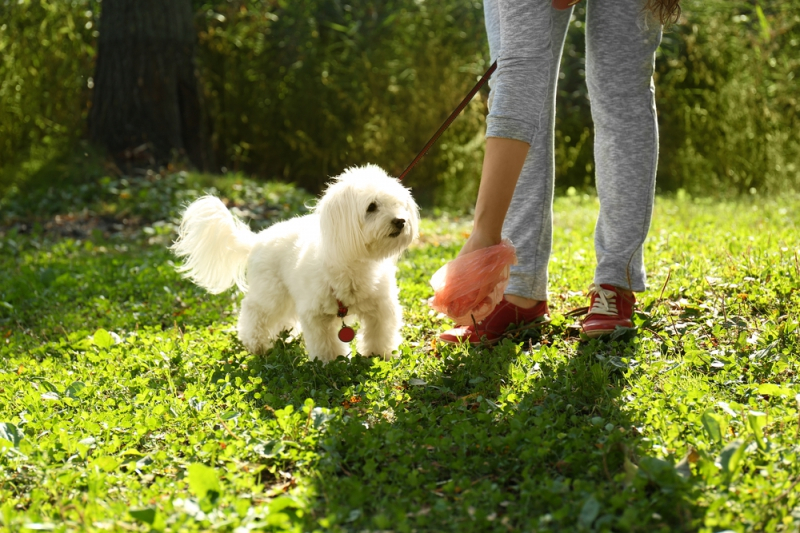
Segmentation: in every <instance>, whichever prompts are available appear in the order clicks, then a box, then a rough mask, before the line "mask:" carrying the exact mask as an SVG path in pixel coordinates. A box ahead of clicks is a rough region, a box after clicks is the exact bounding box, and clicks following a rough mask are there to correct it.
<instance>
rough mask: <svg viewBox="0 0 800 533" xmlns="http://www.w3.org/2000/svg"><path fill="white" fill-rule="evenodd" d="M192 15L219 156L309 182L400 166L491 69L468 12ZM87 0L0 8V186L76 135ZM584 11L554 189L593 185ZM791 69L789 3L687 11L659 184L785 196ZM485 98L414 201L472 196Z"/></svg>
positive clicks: (325, 7)
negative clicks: (352, 169) (359, 167)
mask: <svg viewBox="0 0 800 533" xmlns="http://www.w3.org/2000/svg"><path fill="white" fill-rule="evenodd" d="M193 5H194V7H195V10H196V13H197V18H196V21H197V28H198V40H199V45H200V46H199V52H198V58H197V61H198V73H199V76H200V79H201V82H202V84H203V88H204V99H205V108H206V111H207V121H208V123H209V125H210V126H211V127H210V131H213V139H212V140H213V149H214V151H215V154H214V155H215V158H216V160H217V161H218V162H219V164H220V166H221V167H223V166H224V167H225V168H226V169H230V170H236V171H241V172H244V173H247V174H251V175H256V176H258V177H260V178H262V179H273V178H279V179H283V180H286V181H293V182H295V183H298V184H300V185H302V186H304V187H306V188H308V189H310V190H315V189H317V188H318V187H319V186H320V185H321V184H322V183H323V182H324V181H325V179H326V177H328V176H331V175H334V174H336V173H338V172H339V171H341V170H342V169H343V168H344V167H346V166H348V165H354V164H360V163H365V162H374V163H377V164H380V165H381V166H383V167H385V168H386V169H387V170H388V171H390V172H392V173H395V174H397V173H399V172H400V171H402V169H403V168H404V167H405V166H406V165H407V164H408V162H409V161H410V160H411V159H412V158H413V156H414V155H415V154H416V152H417V151H418V150H419V148H420V147H421V146H422V145H423V144H424V143H425V141H426V140H427V139H428V138H429V136H430V135H431V134H432V133H433V132H434V131H435V130H436V128H437V127H438V125H439V124H440V122H441V121H442V120H443V119H444V117H446V116H447V114H448V113H449V112H450V110H451V109H452V108H453V107H454V106H455V105H456V103H457V102H458V101H460V99H461V98H462V97H463V95H464V94H466V92H467V90H468V89H469V88H470V87H471V86H472V84H473V83H474V81H475V80H476V78H477V76H479V75H480V74H481V73H482V72H483V71H484V70H485V68H486V67H487V64H486V63H487V51H486V44H485V42H486V39H485V34H484V27H483V12H482V5H481V3H480V2H475V1H469V0H443V1H439V2H426V1H419V0H384V1H377V0H372V1H365V2H353V3H350V4H348V3H345V2H342V1H341V0H311V1H305V2H289V1H276V0H225V1H220V0H215V1H208V0H205V1H204V0H193ZM582 5H585V4H582ZM100 6H101V4H100V2H98V1H97V0H72V1H70V2H63V1H56V0H22V1H21V2H18V1H13V2H12V1H10V0H0V184H2V185H5V186H8V185H9V184H10V183H13V182H17V183H19V182H22V181H24V180H27V179H31V177H32V176H33V177H37V173H38V175H39V176H38V177H39V178H40V179H43V180H44V181H47V182H50V183H52V182H56V181H58V180H60V179H63V178H64V176H63V175H61V174H59V172H58V171H54V168H56V169H57V168H60V167H58V166H56V167H54V166H53V165H52V163H53V161H54V160H58V159H59V158H63V157H64V156H63V154H72V153H75V152H76V144H77V141H78V140H79V139H80V138H81V137H82V136H83V134H84V124H85V119H86V115H87V112H88V106H89V102H90V96H91V86H92V81H91V77H92V74H93V61H94V55H95V49H94V47H95V43H96V37H97V35H98V33H97V30H98V27H97V22H98V19H99V10H100ZM583 11H584V9H583V7H581V6H579V7H578V8H577V9H576V11H575V19H576V20H575V22H574V23H573V25H572V26H571V29H570V33H569V36H568V40H567V46H566V49H565V56H564V60H563V67H562V83H561V87H560V94H559V101H558V124H557V128H558V133H557V139H556V158H557V176H558V178H557V180H558V187H559V189H561V190H564V189H566V188H568V187H571V186H574V187H576V188H586V187H589V186H591V185H592V183H593V162H592V154H591V151H592V148H591V147H592V129H591V128H592V125H591V115H590V109H589V102H588V100H587V96H586V88H585V84H584V82H583V74H584V63H583V28H584V26H583V23H582V18H583V14H584V13H583ZM799 63H800V0H788V1H786V2H770V3H769V4H766V3H763V4H759V3H757V2H754V1H727V0H705V1H703V2H701V1H700V0H687V1H685V2H684V9H683V17H682V19H681V21H680V22H679V23H678V24H676V25H675V26H673V27H672V28H671V29H670V30H669V31H668V33H667V34H666V35H665V39H664V43H663V45H662V48H661V50H660V52H659V57H658V61H657V88H658V92H657V95H658V108H659V115H660V125H661V157H660V166H659V179H658V184H659V188H660V189H661V190H662V191H675V190H678V189H681V188H682V189H685V190H687V191H689V192H691V193H692V194H731V193H742V192H747V191H751V189H754V190H756V191H759V192H776V191H783V190H786V189H792V188H793V189H796V188H798V186H800V168H798V161H800V140H798V135H797V131H799V130H800V124H798V117H799V116H800V113H798V111H800V102H799V101H798V97H797V94H798V92H797V87H796V81H795V79H794V76H795V72H796V71H797V69H798V64H799ZM484 96H485V95H484ZM484 100H485V98H482V99H478V98H476V99H475V100H474V101H473V103H472V105H470V106H469V107H468V108H467V110H466V111H465V112H464V114H463V115H462V117H461V118H459V120H457V121H456V122H455V123H454V125H453V126H452V127H451V129H450V130H449V131H448V132H447V133H446V134H445V135H444V136H443V137H442V139H440V141H439V143H438V144H437V146H435V147H434V149H433V150H432V151H431V153H430V154H429V155H428V157H426V158H425V160H424V162H423V163H422V164H421V165H419V166H418V168H416V169H415V170H414V172H413V173H412V174H411V175H410V177H409V184H410V185H412V186H413V187H414V189H415V194H416V195H417V197H418V199H419V200H420V202H421V203H423V204H427V205H432V204H435V205H438V206H443V207H449V208H468V207H469V206H470V205H471V204H472V203H473V202H474V198H475V192H476V187H477V180H478V176H479V170H480V162H481V160H482V153H483V129H484V126H483V124H484V123H483V117H484V114H485V104H484ZM77 151H78V152H80V153H83V152H88V151H87V150H85V149H84V148H83V147H80V146H78V149H77ZM41 174H44V176H41ZM90 177H91V176H90Z"/></svg>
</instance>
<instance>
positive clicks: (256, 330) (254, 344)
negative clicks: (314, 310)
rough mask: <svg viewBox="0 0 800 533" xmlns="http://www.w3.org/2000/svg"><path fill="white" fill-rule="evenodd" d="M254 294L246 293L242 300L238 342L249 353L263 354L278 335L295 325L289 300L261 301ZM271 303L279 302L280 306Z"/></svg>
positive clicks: (292, 307) (254, 292)
mask: <svg viewBox="0 0 800 533" xmlns="http://www.w3.org/2000/svg"><path fill="white" fill-rule="evenodd" d="M256 294H257V293H256V291H253V292H251V293H248V294H247V296H245V297H244V299H243V300H242V311H241V313H239V340H241V341H242V344H244V346H245V348H247V350H248V351H249V352H250V353H256V354H263V353H265V352H266V351H267V350H269V349H270V348H272V345H273V344H274V343H275V339H276V338H277V337H278V334H280V333H281V332H282V331H284V330H291V329H292V328H293V327H294V326H295V325H296V320H295V318H294V306H293V305H291V303H289V302H291V300H288V299H283V298H281V299H272V298H270V299H262V298H260V297H257V296H256ZM286 300H288V301H286ZM273 302H280V305H274V303H273Z"/></svg>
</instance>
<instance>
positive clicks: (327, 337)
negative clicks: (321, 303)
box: [300, 313, 350, 363]
mask: <svg viewBox="0 0 800 533" xmlns="http://www.w3.org/2000/svg"><path fill="white" fill-rule="evenodd" d="M341 325H342V320H341V319H340V318H335V317H333V318H332V317H331V316H330V315H318V314H311V313H308V314H302V315H301V316H300V328H301V329H302V330H303V340H305V343H306V350H307V351H308V358H309V359H311V360H312V361H313V360H314V359H319V360H320V361H322V362H324V363H328V362H330V361H333V360H334V359H336V358H337V357H338V356H340V355H347V354H348V353H349V352H350V347H349V346H348V345H347V344H345V343H343V342H342V341H340V340H339V338H338V337H337V334H338V332H339V328H340V327H341Z"/></svg>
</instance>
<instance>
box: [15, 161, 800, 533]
mask: <svg viewBox="0 0 800 533" xmlns="http://www.w3.org/2000/svg"><path fill="white" fill-rule="evenodd" d="M212 186H213V187H215V188H214V189H209V187H212ZM204 190H211V191H212V192H216V193H217V194H220V195H222V196H224V197H225V198H226V199H227V201H228V203H229V205H230V206H232V207H235V208H236V209H237V210H239V212H240V213H241V214H242V215H243V216H244V217H245V218H249V219H250V220H251V224H253V225H254V226H258V227H263V226H265V225H267V224H269V223H270V222H271V221H273V220H276V219H278V218H281V217H285V216H290V215H292V214H299V213H302V212H303V211H304V208H303V207H302V206H303V205H304V204H305V203H306V200H307V199H308V197H307V196H305V195H304V194H303V193H302V191H298V190H292V189H287V188H286V186H284V185H275V186H273V185H257V184H254V183H252V182H249V181H247V180H243V179H242V178H241V177H237V176H231V177H228V178H225V179H223V180H220V181H214V180H212V179H211V178H208V177H203V176H194V175H191V174H190V175H185V174H184V175H181V174H164V175H149V176H144V177H142V178H141V179H136V180H135V179H128V180H126V182H125V183H123V181H122V180H118V181H115V182H113V183H112V182H109V183H106V184H104V186H103V187H102V189H101V191H100V192H99V193H97V194H96V195H94V196H92V197H91V198H90V199H89V200H88V201H87V200H86V198H83V197H80V198H78V197H75V199H73V200H70V198H69V197H68V196H67V197H63V196H62V197H60V200H57V201H58V202H60V203H59V204H58V205H59V208H60V213H59V218H57V219H56V218H53V216H52V215H48V216H47V217H42V218H40V219H36V218H35V217H33V216H32V215H31V212H34V213H35V212H37V211H38V209H39V207H38V206H41V205H46V204H47V203H48V202H49V201H48V202H42V199H41V198H40V199H33V198H30V197H23V196H18V197H16V199H17V201H15V202H7V203H6V204H5V206H11V205H18V204H19V201H22V200H24V201H27V202H29V205H30V206H31V209H26V208H24V207H18V209H17V211H16V214H15V215H14V217H13V218H11V217H9V218H7V219H6V221H5V222H4V225H3V227H2V230H1V231H2V239H0V528H4V529H5V530H7V531H27V530H53V531H78V530H80V531H105V530H111V531H131V530H133V531H209V530H218V531H237V532H244V531H252V530H259V531H298V532H299V531H454V532H465V531H503V532H505V531H663V532H674V531H699V532H704V533H711V532H718V531H722V530H730V531H737V532H738V531H742V532H743V531H769V532H779V531H780V532H791V531H795V532H796V531H798V530H800V490H798V486H799V484H800V466H799V465H800V445H799V444H798V442H800V439H798V433H800V406H798V402H800V383H798V354H799V352H800V340H799V339H798V336H799V334H800V329H799V327H800V326H799V324H798V322H799V321H800V320H799V319H798V309H800V291H799V290H798V287H800V244H798V239H797V235H798V233H797V232H798V224H799V223H800V220H798V217H797V213H799V212H800V199H798V198H792V197H790V196H786V197H783V198H781V199H779V200H770V199H762V198H758V197H754V198H748V199H744V200H741V201H738V202H735V203H710V202H706V201H702V200H695V199H692V198H690V197H688V196H686V195H682V196H680V197H674V198H667V197H660V198H658V200H657V205H656V212H655V218H654V226H653V228H652V230H651V233H650V238H649V239H648V241H647V244H646V248H647V249H646V257H647V265H648V268H649V272H650V281H649V283H650V289H649V290H648V291H647V292H646V293H644V294H641V295H640V300H639V306H638V311H637V313H636V316H635V322H636V329H637V332H636V334H633V332H630V331H620V332H619V334H618V335H613V336H612V337H611V338H609V339H606V340H601V341H598V340H587V339H582V338H581V337H580V334H579V331H578V329H577V328H576V324H575V322H574V319H572V318H570V317H569V316H568V314H567V313H568V311H569V310H571V309H573V308H575V307H578V306H581V305H585V303H586V298H585V289H586V287H587V286H588V284H589V283H590V281H591V277H592V264H593V262H594V259H593V251H592V249H593V248H592V236H591V230H592V227H593V220H594V217H595V215H596V211H597V202H596V200H595V199H594V198H592V197H588V196H582V195H579V194H571V195H568V196H566V197H564V198H561V199H559V200H558V201H557V202H556V228H557V229H556V233H555V249H554V255H553V260H552V263H551V301H550V304H551V307H552V310H553V321H552V323H551V324H550V325H548V326H545V327H544V328H543V329H541V330H539V331H528V332H523V333H522V334H521V335H520V336H519V337H516V338H509V339H506V340H504V341H503V342H502V343H501V344H499V345H498V346H495V347H493V348H489V347H480V346H479V347H467V346H448V345H443V344H440V343H438V342H437V341H436V337H437V333H438V332H440V331H442V330H443V329H445V328H447V327H449V326H450V324H449V323H448V321H447V320H446V319H444V318H443V317H441V316H439V315H437V314H436V313H434V312H432V311H431V310H430V309H429V308H428V306H427V304H426V300H427V298H428V297H430V296H431V289H430V287H429V285H428V279H429V278H430V276H431V274H432V273H433V272H434V271H435V270H436V269H437V268H439V266H441V265H442V264H443V263H444V262H445V261H447V260H449V259H451V258H452V257H453V256H454V255H455V254H456V253H457V251H458V249H459V247H460V245H461V243H462V242H463V240H464V236H465V233H466V231H467V230H468V228H469V224H468V220H465V219H459V218H455V217H447V216H444V215H442V216H438V217H436V218H426V219H425V220H424V221H423V224H422V235H421V239H420V241H419V243H418V244H417V245H415V246H414V247H413V248H412V249H411V250H409V251H408V253H406V254H405V255H403V256H402V257H401V259H400V262H399V267H400V271H399V281H400V287H401V299H402V303H403V306H404V309H405V322H406V326H405V328H404V330H403V333H404V337H405V341H404V343H403V344H402V346H401V350H400V353H399V354H398V358H397V359H394V360H392V361H388V362H384V361H380V360H376V359H372V358H366V357H362V356H360V355H357V354H354V355H353V356H352V357H351V358H350V359H344V358H342V359H339V360H337V361H335V362H333V363H331V364H329V365H327V366H323V365H321V364H320V363H316V362H310V361H309V360H308V359H307V356H306V354H305V353H304V350H303V345H302V342H301V341H300V339H297V338H293V337H291V336H289V335H286V336H285V337H284V338H283V339H282V340H281V342H279V343H278V345H277V346H276V347H275V348H274V349H273V350H272V351H271V352H270V353H269V354H268V355H267V356H265V357H264V356H254V355H251V354H248V353H247V352H246V351H245V350H244V349H243V347H242V346H241V344H240V343H239V342H238V341H237V340H236V334H235V321H236V313H237V305H238V301H239V299H240V295H239V294H237V293H233V292H229V293H226V294H222V295H217V296H211V295H208V294H205V293H204V292H203V291H201V290H200V289H198V288H197V287H195V286H194V285H192V284H191V283H190V282H187V281H185V280H182V279H181V278H180V277H179V276H178V275H177V274H176V272H175V269H174V266H175V265H174V263H173V259H172V257H171V256H170V254H169V252H168V250H167V245H168V244H169V243H170V240H171V239H172V238H173V237H174V224H175V222H176V220H175V218H174V217H175V215H176V213H177V210H178V205H179V204H180V203H181V202H183V201H186V200H189V199H190V198H191V197H193V196H196V195H199V194H202V192H203V191H204ZM179 191H184V192H181V193H180V194H179ZM185 191H189V192H185ZM54 201H55V200H54ZM4 211H5V208H4ZM78 214H81V215H80V216H78ZM134 215H136V217H134ZM103 217H106V218H105V219H104V218H103ZM137 217H138V218H137ZM101 220H107V223H106V224H101V223H100V222H99V221H101ZM70 224H71V225H70Z"/></svg>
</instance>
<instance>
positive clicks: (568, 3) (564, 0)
mask: <svg viewBox="0 0 800 533" xmlns="http://www.w3.org/2000/svg"><path fill="white" fill-rule="evenodd" d="M580 1H581V0H553V8H554V9H562V10H563V9H568V8H570V7H572V6H574V5H575V4H577V3H578V2H580Z"/></svg>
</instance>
